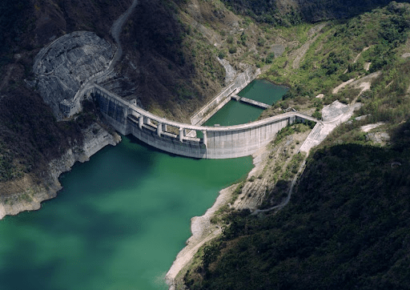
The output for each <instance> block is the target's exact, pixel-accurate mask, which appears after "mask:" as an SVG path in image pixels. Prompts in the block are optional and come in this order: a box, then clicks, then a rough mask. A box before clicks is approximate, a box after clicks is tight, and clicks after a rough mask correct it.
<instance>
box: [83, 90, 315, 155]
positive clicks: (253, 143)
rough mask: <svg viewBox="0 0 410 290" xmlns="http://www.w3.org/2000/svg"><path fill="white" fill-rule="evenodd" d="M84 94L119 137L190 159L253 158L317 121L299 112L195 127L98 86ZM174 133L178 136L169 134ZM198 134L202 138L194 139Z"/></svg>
mask: <svg viewBox="0 0 410 290" xmlns="http://www.w3.org/2000/svg"><path fill="white" fill-rule="evenodd" d="M86 94H88V95H91V96H93V98H94V99H95V101H96V102H97V103H98V105H99V108H100V111H101V112H102V114H103V115H104V116H105V118H106V119H107V121H108V122H109V123H110V124H111V125H112V126H113V127H114V128H115V129H116V130H117V131H118V132H120V133H121V134H123V135H128V134H131V135H133V136H135V137H136V138H137V139H139V140H140V141H142V142H144V143H146V144H148V145H150V146H152V147H155V148H157V149H160V150H163V151H165V152H168V153H172V154H176V155H181V156H185V157H192V158H206V159H227V158H237V157H243V156H248V155H252V154H253V153H255V152H256V151H257V150H258V149H259V148H261V147H262V146H265V145H267V144H268V143H269V142H270V141H272V140H273V139H274V138H275V136H276V134H277V133H278V132H279V131H280V130H281V129H282V128H284V127H286V126H288V125H290V124H293V123H295V122H297V121H301V122H303V121H306V120H308V121H313V122H319V121H318V120H317V119H315V118H313V117H310V116H307V115H304V114H301V113H299V112H289V113H285V114H281V115H277V116H274V117H270V118H267V119H264V120H260V121H256V122H252V123H248V124H243V125H236V126H227V127H206V126H195V125H189V124H184V123H179V122H174V121H170V120H167V119H164V118H161V117H158V116H156V115H154V114H151V113H150V112H147V111H145V110H143V109H142V108H139V107H137V106H136V105H135V104H133V103H130V102H127V101H125V100H123V99H122V98H121V97H119V96H117V95H115V94H113V93H111V92H109V91H108V90H106V89H104V88H103V87H101V86H99V85H93V86H92V87H90V89H89V90H88V91H87V92H86ZM170 128H173V129H171V130H170ZM175 131H177V132H179V133H178V134H175V133H172V132H175ZM197 132H201V133H202V136H203V137H202V138H197V137H196V136H197Z"/></svg>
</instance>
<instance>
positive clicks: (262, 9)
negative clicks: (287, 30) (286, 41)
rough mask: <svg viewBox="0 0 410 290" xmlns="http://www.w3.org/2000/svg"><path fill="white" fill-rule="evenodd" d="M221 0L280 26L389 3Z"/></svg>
mask: <svg viewBox="0 0 410 290" xmlns="http://www.w3.org/2000/svg"><path fill="white" fill-rule="evenodd" d="M222 1H223V2H225V3H226V4H228V5H229V6H230V7H231V8H232V9H233V10H234V11H235V12H237V13H241V14H243V15H246V16H250V17H252V18H253V19H255V20H256V21H258V22H262V23H267V24H274V25H281V26H290V25H298V24H300V23H302V22H318V21H323V20H329V19H343V18H349V17H352V16H355V15H358V14H361V13H363V12H366V11H369V10H371V9H373V8H376V7H378V6H385V5H387V4H389V3H390V2H391V1H389V0H373V1H366V0H360V1H337V0H312V1H299V2H297V3H292V5H289V3H288V1H285V0H275V1H264V0H253V1H244V0H242V1H235V0H222Z"/></svg>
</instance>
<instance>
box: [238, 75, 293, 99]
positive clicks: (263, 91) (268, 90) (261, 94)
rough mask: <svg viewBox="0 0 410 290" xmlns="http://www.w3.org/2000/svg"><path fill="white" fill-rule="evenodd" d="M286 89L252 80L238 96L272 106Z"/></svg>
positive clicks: (262, 81) (263, 81) (267, 82)
mask: <svg viewBox="0 0 410 290" xmlns="http://www.w3.org/2000/svg"><path fill="white" fill-rule="evenodd" d="M287 91H288V88H287V87H284V86H278V85H275V84H273V83H271V82H269V81H266V80H254V81H252V82H251V83H250V84H249V85H247V86H246V88H244V89H243V90H242V91H241V92H240V93H239V94H238V95H239V96H241V97H246V98H248V99H252V100H255V101H259V102H261V103H265V104H268V105H272V104H274V103H276V102H277V101H279V100H280V99H282V96H283V95H284V94H285V93H286V92H287Z"/></svg>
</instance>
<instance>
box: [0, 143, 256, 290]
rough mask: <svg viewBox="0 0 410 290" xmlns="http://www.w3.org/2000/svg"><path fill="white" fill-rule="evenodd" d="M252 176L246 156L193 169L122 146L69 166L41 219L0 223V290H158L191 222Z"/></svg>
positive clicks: (22, 217)
mask: <svg viewBox="0 0 410 290" xmlns="http://www.w3.org/2000/svg"><path fill="white" fill-rule="evenodd" d="M251 168H252V160H251V157H246V158H238V159H229V160H194V159H188V158H182V157H175V156H171V155H168V154H165V153H162V152H159V151H156V150H154V149H152V148H148V147H147V146H143V145H141V144H139V143H137V142H136V141H133V140H131V139H129V138H124V140H123V141H122V142H121V143H120V144H119V145H117V146H116V147H109V148H105V149H103V150H102V151H100V152H99V153H97V154H96V155H95V156H93V157H92V158H91V161H90V162H87V163H85V164H79V165H76V166H74V168H73V170H72V171H71V172H69V173H67V174H65V175H64V176H63V177H62V179H61V181H62V184H63V186H64V189H63V190H62V191H61V192H59V194H58V197H57V198H56V199H53V200H51V201H48V202H45V203H43V208H42V209H41V210H40V211H37V212H26V213H22V214H19V215H18V216H15V217H6V218H5V219H4V220H3V221H0V289H1V290H20V289H22V290H40V289H41V290H60V289H61V290H63V289H67V290H73V289H75V290H111V289H112V290H114V289H115V290H128V289H134V290H139V289H141V290H156V289H166V286H165V284H164V276H165V273H166V272H167V271H168V269H169V268H170V266H171V264H172V262H173V260H174V259H175V257H176V255H177V254H178V252H179V251H180V250H181V249H182V248H183V247H184V245H185V241H186V240H187V239H188V238H189V236H190V219H191V218H192V217H193V216H197V215H202V214H203V213H204V212H205V211H206V210H207V209H208V208H210V207H211V206H212V204H213V203H214V201H215V199H216V197H217V195H218V192H219V191H220V190H221V189H222V188H225V187H226V186H228V185H230V184H232V183H233V182H235V181H237V180H238V179H240V178H243V177H245V176H246V174H247V172H249V170H250V169H251Z"/></svg>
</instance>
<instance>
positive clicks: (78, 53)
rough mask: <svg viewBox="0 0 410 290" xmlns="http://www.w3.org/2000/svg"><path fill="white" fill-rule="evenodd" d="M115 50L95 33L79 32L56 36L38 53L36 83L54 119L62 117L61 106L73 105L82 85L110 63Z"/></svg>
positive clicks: (35, 66) (34, 68)
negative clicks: (51, 110) (55, 38)
mask: <svg viewBox="0 0 410 290" xmlns="http://www.w3.org/2000/svg"><path fill="white" fill-rule="evenodd" d="M115 51H116V48H115V46H113V45H111V44H110V43H108V42H107V41H106V40H104V39H102V38H100V37H98V36H97V35H96V34H95V33H93V32H87V31H78V32H73V33H70V34H67V35H64V36H62V37H60V38H58V39H57V40H55V41H54V42H52V43H51V44H49V45H48V46H47V47H45V48H43V49H42V50H41V51H40V52H39V54H38V55H37V56H36V58H35V62H34V66H33V72H34V73H35V75H36V78H37V83H36V85H37V87H38V91H39V93H40V95H41V96H42V98H43V100H44V102H45V103H46V104H48V105H49V106H50V107H51V108H52V109H53V112H54V115H55V116H56V117H57V119H59V120H60V119H62V118H63V117H64V113H63V112H62V109H61V105H65V106H69V105H70V104H72V103H73V98H74V96H75V95H76V93H77V92H78V91H79V89H80V88H81V85H82V84H84V83H86V82H87V81H89V79H90V78H92V77H93V76H95V75H97V74H98V73H100V74H101V73H102V72H104V71H105V70H106V69H107V68H108V67H109V66H110V62H111V60H112V59H113V57H114V54H115ZM64 100H65V101H64Z"/></svg>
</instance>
